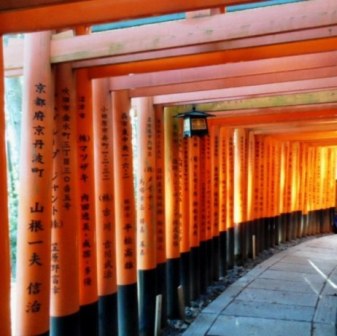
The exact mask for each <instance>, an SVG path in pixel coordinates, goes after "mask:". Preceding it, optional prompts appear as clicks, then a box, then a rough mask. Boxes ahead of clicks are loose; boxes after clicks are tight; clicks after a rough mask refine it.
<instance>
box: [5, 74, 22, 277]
mask: <svg viewBox="0 0 337 336" xmlns="http://www.w3.org/2000/svg"><path fill="white" fill-rule="evenodd" d="M21 110H22V81H21V78H6V80H5V112H6V144H7V164H8V194H9V202H8V203H9V204H8V205H9V223H10V227H9V231H10V243H11V259H12V274H13V277H15V269H16V241H17V225H18V183H19V157H20V155H19V149H20V130H21V114H22V111H21Z"/></svg>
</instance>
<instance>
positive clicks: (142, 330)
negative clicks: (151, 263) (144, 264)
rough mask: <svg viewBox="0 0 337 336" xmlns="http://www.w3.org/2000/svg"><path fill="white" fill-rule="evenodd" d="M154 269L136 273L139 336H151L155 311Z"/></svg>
mask: <svg viewBox="0 0 337 336" xmlns="http://www.w3.org/2000/svg"><path fill="white" fill-rule="evenodd" d="M155 283H156V269H150V270H139V271H138V301H139V335H140V336H152V335H153V334H154V321H155V310H156V286H154V284H155Z"/></svg>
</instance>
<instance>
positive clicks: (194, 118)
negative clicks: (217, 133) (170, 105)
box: [176, 106, 212, 137]
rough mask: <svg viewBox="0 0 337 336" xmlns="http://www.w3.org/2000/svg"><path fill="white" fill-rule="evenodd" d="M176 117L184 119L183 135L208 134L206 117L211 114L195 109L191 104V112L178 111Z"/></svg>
mask: <svg viewBox="0 0 337 336" xmlns="http://www.w3.org/2000/svg"><path fill="white" fill-rule="evenodd" d="M176 117H177V118H183V119H184V137H192V136H195V135H196V136H204V135H208V126H207V118H208V117H212V115H211V114H209V113H206V112H201V111H196V109H195V106H193V108H192V111H191V112H186V113H179V114H178V115H177V116H176Z"/></svg>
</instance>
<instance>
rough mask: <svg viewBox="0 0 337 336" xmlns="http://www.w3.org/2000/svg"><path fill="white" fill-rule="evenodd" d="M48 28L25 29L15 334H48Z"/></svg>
mask: <svg viewBox="0 0 337 336" xmlns="http://www.w3.org/2000/svg"><path fill="white" fill-rule="evenodd" d="M50 38H51V33H50V32H43V33H32V34H27V35H25V48H24V50H25V53H24V85H23V87H24V96H23V104H24V105H23V116H22V133H21V144H22V146H21V162H20V186H21V187H20V190H19V210H18V211H19V219H18V251H17V285H16V291H17V300H16V303H17V304H16V327H15V332H14V334H15V335H47V334H49V307H50V305H49V298H50V290H49V288H50V286H49V285H50V248H51V245H50V236H51V231H50V230H51V227H50V219H51V208H52V207H51V205H52V204H51V182H52V153H53V149H52V138H53V112H54V111H53V109H54V103H53V84H52V75H51V68H50V63H49V57H50V56H49V55H50Z"/></svg>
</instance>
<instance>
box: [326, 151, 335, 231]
mask: <svg viewBox="0 0 337 336" xmlns="http://www.w3.org/2000/svg"><path fill="white" fill-rule="evenodd" d="M329 150H330V170H329V178H328V179H329V185H328V189H329V192H328V195H329V196H328V198H329V200H328V207H329V209H328V212H329V223H330V224H329V225H330V227H329V232H331V230H332V228H333V227H332V223H333V219H334V204H335V170H336V149H335V148H330V149H329Z"/></svg>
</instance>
